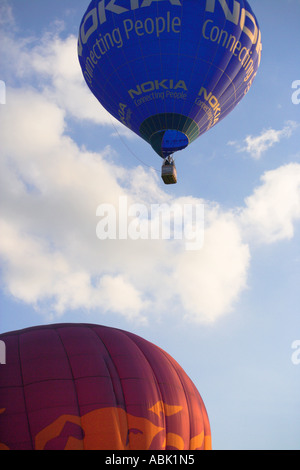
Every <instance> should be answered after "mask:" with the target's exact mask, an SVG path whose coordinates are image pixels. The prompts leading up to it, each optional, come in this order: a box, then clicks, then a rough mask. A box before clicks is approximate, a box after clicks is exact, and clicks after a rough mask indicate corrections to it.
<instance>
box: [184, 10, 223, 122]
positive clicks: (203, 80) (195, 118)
mask: <svg viewBox="0 0 300 470" xmlns="http://www.w3.org/2000/svg"><path fill="white" fill-rule="evenodd" d="M205 13H206V11H205V12H204V17H205ZM226 23H227V19H226V17H225V21H224V23H223V28H225V25H226ZM200 42H201V37H200V41H199V47H198V51H199V48H200ZM219 48H220V43H219V44H218V46H217V47H216V50H215V53H214V56H213V58H212V59H211V62H208V63H209V64H210V67H209V68H208V69H207V72H206V75H205V77H203V79H202V83H204V82H205V79H206V78H207V76H208V74H209V72H210V70H211V68H212V66H214V64H213V61H214V58H215V57H216V55H217V53H218V51H219ZM196 60H197V59H196ZM196 60H195V62H196ZM230 60H231V59H230ZM230 60H229V62H230ZM220 70H222V69H220ZM220 78H221V77H220ZM219 80H220V79H219ZM219 80H218V82H219ZM218 82H217V83H218ZM213 90H214V88H213ZM213 90H212V91H213ZM193 107H194V105H193V106H192V108H193ZM200 113H201V109H199V111H198V112H197V113H196V116H195V117H193V118H192V119H194V120H195V121H197V116H198V115H199V114H200ZM202 119H206V121H207V118H206V114H205V115H204V116H203V118H202ZM202 119H201V120H200V121H199V124H198V125H199V128H200V122H201V121H202Z"/></svg>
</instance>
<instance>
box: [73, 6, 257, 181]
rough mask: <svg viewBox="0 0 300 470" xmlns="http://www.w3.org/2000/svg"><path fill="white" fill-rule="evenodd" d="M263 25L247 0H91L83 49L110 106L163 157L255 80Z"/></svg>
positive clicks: (171, 174)
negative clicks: (260, 27) (259, 22)
mask: <svg viewBox="0 0 300 470" xmlns="http://www.w3.org/2000/svg"><path fill="white" fill-rule="evenodd" d="M261 49H262V45H261V32H260V29H259V25H258V22H257V19H256V17H255V15H254V13H253V11H252V10H251V7H250V5H249V3H248V2H247V1H246V0H92V1H91V3H90V5H89V7H88V9H87V11H86V13H85V15H84V17H83V19H82V22H81V25H80V30H79V40H78V55H79V61H80V65H81V68H82V72H83V76H84V78H85V81H86V82H87V84H88V86H89V88H90V89H91V91H92V93H93V94H94V95H95V97H96V98H97V99H98V100H99V102H100V103H101V104H102V105H103V106H104V108H106V109H107V111H108V112H109V113H110V114H111V115H113V116H114V117H115V118H117V119H118V120H119V121H120V122H122V123H123V124H124V125H125V126H127V127H128V128H129V129H131V130H132V131H133V132H135V133H136V134H137V135H139V136H140V137H142V138H143V139H145V140H146V141H147V142H149V143H150V144H151V146H152V147H153V149H154V150H155V151H156V152H157V153H158V155H160V156H161V157H162V158H163V159H164V164H163V172H162V176H163V179H164V181H165V182H166V183H174V182H176V169H175V165H174V162H173V159H172V154H173V153H174V152H177V151H179V150H182V149H184V148H186V147H187V146H188V145H189V144H190V143H191V142H193V141H194V140H195V139H197V138H198V137H199V136H200V135H202V134H203V133H204V132H206V131H208V130H209V129H210V128H212V127H213V126H214V125H215V124H217V123H218V122H219V121H220V120H221V119H223V118H224V117H225V116H226V115H227V114H228V113H230V111H232V109H233V108H234V107H235V106H236V105H237V104H238V103H239V101H240V100H241V99H242V98H243V96H244V95H245V94H246V93H247V92H248V90H249V88H250V87H251V85H252V83H253V80H254V77H255V75H256V73H257V70H258V67H259V64H260V59H261Z"/></svg>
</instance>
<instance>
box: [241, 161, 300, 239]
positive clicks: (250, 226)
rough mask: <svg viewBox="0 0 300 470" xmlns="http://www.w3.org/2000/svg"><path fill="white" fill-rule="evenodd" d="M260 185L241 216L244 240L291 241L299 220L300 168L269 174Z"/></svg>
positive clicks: (294, 165) (293, 166) (290, 166)
mask: <svg viewBox="0 0 300 470" xmlns="http://www.w3.org/2000/svg"><path fill="white" fill-rule="evenodd" d="M261 181H262V184H261V185H260V186H259V187H258V188H256V189H255V190H254V192H253V194H252V195H251V196H249V197H248V198H247V199H246V201H245V203H246V207H245V208H244V209H243V211H242V213H241V222H242V224H243V226H244V229H245V232H246V233H247V236H249V237H250V239H253V240H256V241H258V242H260V243H273V242H276V241H280V240H285V239H291V238H292V237H293V236H294V225H295V222H296V221H297V220H299V219H300V164H298V163H290V164H287V165H283V166H281V167H279V168H277V169H276V170H271V171H268V172H266V173H265V174H264V175H263V176H262V178H261Z"/></svg>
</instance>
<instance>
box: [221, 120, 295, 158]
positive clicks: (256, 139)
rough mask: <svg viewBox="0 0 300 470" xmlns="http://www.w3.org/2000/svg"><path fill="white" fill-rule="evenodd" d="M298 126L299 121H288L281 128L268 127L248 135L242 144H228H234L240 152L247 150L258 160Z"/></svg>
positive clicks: (232, 143) (230, 143) (229, 143)
mask: <svg viewBox="0 0 300 470" xmlns="http://www.w3.org/2000/svg"><path fill="white" fill-rule="evenodd" d="M298 126H299V124H298V123H296V122H294V121H288V122H287V123H286V125H285V126H284V127H283V128H282V129H280V130H275V129H271V128H270V129H266V130H264V131H262V132H261V134H260V135H259V136H252V135H249V136H247V137H246V138H245V140H244V143H243V144H242V145H240V144H239V143H237V142H235V141H231V142H228V145H233V146H235V147H236V148H237V150H238V152H247V153H249V154H250V155H251V157H252V158H255V159H257V160H258V159H259V158H260V157H261V156H262V154H263V153H264V152H266V151H267V150H268V149H269V148H271V147H273V146H274V145H275V144H277V143H279V142H280V141H281V140H282V139H284V138H289V137H291V135H292V134H293V132H294V130H295V129H296V128H297V127H298Z"/></svg>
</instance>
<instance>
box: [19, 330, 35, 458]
mask: <svg viewBox="0 0 300 470" xmlns="http://www.w3.org/2000/svg"><path fill="white" fill-rule="evenodd" d="M21 336H22V335H21V334H20V335H18V357H19V364H20V375H21V381H22V391H23V398H24V406H25V416H26V419H27V425H28V433H29V436H30V442H31V447H32V449H34V441H33V436H32V432H31V426H30V419H29V413H28V408H27V401H26V391H25V384H24V375H23V367H22V359H21V346H20V339H21Z"/></svg>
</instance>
